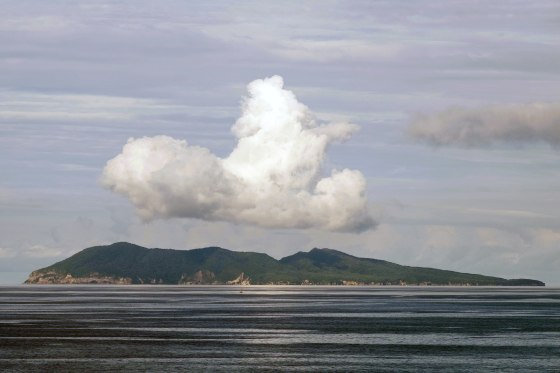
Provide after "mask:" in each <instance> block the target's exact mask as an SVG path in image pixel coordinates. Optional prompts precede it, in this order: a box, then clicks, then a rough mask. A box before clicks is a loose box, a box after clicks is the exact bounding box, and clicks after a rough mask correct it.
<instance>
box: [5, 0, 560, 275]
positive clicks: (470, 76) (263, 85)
mask: <svg viewBox="0 0 560 373" xmlns="http://www.w3.org/2000/svg"><path fill="white" fill-rule="evenodd" d="M0 9H1V10H0V283H6V284H15V283H20V282H22V281H23V280H25V278H26V277H27V275H28V274H29V273H30V272H31V271H32V270H35V269H38V268H40V267H44V266H47V265H50V264H52V263H54V262H56V261H59V260H62V259H64V258H66V257H68V256H70V255H72V254H74V253H76V252H78V251H80V250H82V249H84V248H86V247H90V246H94V245H101V244H109V243H113V242H117V241H128V242H133V243H136V244H139V245H142V246H146V247H160V248H175V249H192V248H199V247H205V246H215V245H217V246H222V247H225V248H228V249H231V250H238V251H257V252H265V253H267V254H269V255H271V256H273V257H275V258H281V257H283V256H286V255H290V254H293V253H295V252H297V251H308V250H310V249H312V248H314V247H320V248H325V247H328V248H332V249H337V250H341V251H344V252H347V253H349V254H352V255H356V256H360V257H370V258H378V259H384V260H389V261H393V262H397V263H399V264H405V265H412V266H428V267H436V268H443V269H450V270H456V271H462V272H470V273H482V274H488V275H495V276H501V277H506V278H535V279H539V280H542V281H545V282H546V283H547V284H550V285H560V271H558V268H559V267H560V169H559V167H558V165H559V164H560V3H558V2H557V1H555V0H551V1H545V0H540V1H534V2H528V1H513V0H512V1H492V2H482V1H480V2H479V1H445V2H441V1H423V2H414V1H398V0H397V1H352V0H351V1H282V2H274V3H273V2H257V1H243V2H230V1H222V2H221V1H215V2H207V1H191V2H184V1H158V2H153V1H87V0H85V1H79V2H75V1H56V0H54V1H49V2H45V1H25V0H22V1H17V2H14V1H0Z"/></svg>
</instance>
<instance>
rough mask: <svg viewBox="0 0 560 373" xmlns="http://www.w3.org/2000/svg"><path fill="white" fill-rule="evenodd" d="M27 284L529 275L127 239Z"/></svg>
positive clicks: (463, 279)
mask: <svg viewBox="0 0 560 373" xmlns="http://www.w3.org/2000/svg"><path fill="white" fill-rule="evenodd" d="M25 283H27V284H88V283H92V284H95V283H97V284H99V283H101V284H228V283H229V284H241V283H242V284H322V285H358V284H360V285H366V284H378V285H379V284H385V285H404V284H410V285H527V286H544V283H542V282H540V281H538V280H531V279H514V280H507V279H504V278H501V277H494V276H485V275H479V274H471V273H462V272H455V271H449V270H441V269H436V268H427V267H412V266H404V265H400V264H396V263H392V262H388V261H384V260H380V259H373V258H360V257H356V256H353V255H350V254H347V253H345V252H342V251H338V250H334V249H328V248H313V249H311V250H310V251H308V252H304V251H300V252H297V253H295V254H292V255H289V256H286V257H284V258H281V259H280V260H277V259H274V258H273V257H271V256H270V255H268V254H266V253H256V252H250V251H245V252H242V251H232V250H228V249H225V248H222V247H218V246H209V247H204V248H198V249H191V250H175V249H163V248H153V249H149V248H146V247H143V246H139V245H136V244H132V243H128V242H115V243H113V244H110V245H102V246H92V247H89V248H86V249H84V250H82V251H80V252H78V253H76V254H74V255H72V256H70V257H69V258H66V259H64V260H62V261H59V262H57V263H54V264H52V265H50V266H48V267H45V268H42V269H38V270H36V271H33V272H32V273H31V274H30V276H29V278H28V279H27V281H26V282H25Z"/></svg>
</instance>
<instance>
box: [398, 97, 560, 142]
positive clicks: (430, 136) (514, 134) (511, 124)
mask: <svg viewBox="0 0 560 373" xmlns="http://www.w3.org/2000/svg"><path fill="white" fill-rule="evenodd" d="M408 135H409V136H411V137H412V138H413V139H415V140H418V141H423V142H427V143H429V144H432V145H436V146H445V145H455V146H464V147H480V146H488V145H493V144H496V143H510V144H511V143H513V144H527V143H535V142H544V143H547V144H549V145H551V146H553V147H559V146H560V104H558V103H535V104H516V105H497V106H487V107H480V108H473V109H467V108H451V109H448V110H445V111H443V112H439V113H435V114H431V115H417V116H416V117H415V118H413V120H412V124H411V125H410V126H409V127H408Z"/></svg>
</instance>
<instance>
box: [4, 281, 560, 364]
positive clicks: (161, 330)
mask: <svg viewBox="0 0 560 373" xmlns="http://www.w3.org/2000/svg"><path fill="white" fill-rule="evenodd" d="M241 291H242V292H241ZM122 370H128V371H150V372H163V371H166V372H169V371H212V372H213V371H227V372H234V371H256V372H260V371H318V372H327V371H344V372H345V371H364V372H365V371H373V372H393V371H405V372H406V371H408V372H417V371H426V372H434V371H445V372H480V371H496V372H498V371H499V372H547V371H548V372H558V371H560V289H558V288H475V287H472V288H449V287H441V288H440V287H430V288H425V287H424V288H412V287H402V288H401V287H301V286H299V287H290V286H286V287H267V286H250V287H234V286H227V287H226V286H181V287H178V286H128V287H127V286H124V287H118V286H76V285H71V286H64V285H61V286H16V287H0V371H41V372H46V371H58V372H64V371H102V372H111V371H122Z"/></svg>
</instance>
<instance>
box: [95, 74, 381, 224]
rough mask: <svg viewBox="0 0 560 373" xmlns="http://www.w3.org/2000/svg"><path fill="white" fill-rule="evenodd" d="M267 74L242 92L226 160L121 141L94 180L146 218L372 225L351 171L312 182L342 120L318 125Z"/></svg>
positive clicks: (187, 148) (162, 139) (342, 133)
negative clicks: (244, 95)
mask: <svg viewBox="0 0 560 373" xmlns="http://www.w3.org/2000/svg"><path fill="white" fill-rule="evenodd" d="M283 84H284V83H283V80H282V78H281V77H279V76H273V77H271V78H267V79H264V80H255V81H253V82H252V83H250V84H249V86H248V91H249V97H247V98H246V99H245V100H244V102H243V104H242V115H241V117H240V118H239V119H238V120H237V122H236V123H235V124H234V125H233V127H232V132H233V133H234V134H235V136H236V137H237V145H236V147H235V149H234V150H233V151H232V152H231V154H230V155H229V156H228V157H227V158H218V157H217V156H215V155H214V154H212V153H211V152H210V151H209V150H208V149H206V148H202V147H199V146H192V145H189V144H188V143H187V141H185V140H177V139H174V138H171V137H168V136H155V137H143V138H138V139H129V141H128V142H127V144H126V145H125V146H124V147H123V150H122V153H121V154H119V155H118V156H116V157H115V158H113V159H112V160H110V161H109V162H107V165H106V166H105V169H104V171H103V176H102V183H103V185H104V186H105V187H107V188H109V189H111V190H113V191H114V192H117V193H120V194H122V195H125V196H126V197H128V198H129V199H130V201H131V202H132V203H133V204H134V206H135V207H136V208H137V211H138V213H139V215H140V216H141V217H142V218H144V219H146V220H150V219H155V218H171V217H185V218H196V219H203V220H208V221H217V220H219V221H229V222H233V223H246V224H251V225H256V226H261V227H267V228H297V229H305V228H321V229H327V230H335V231H352V232H359V231H364V230H367V229H370V228H372V227H373V226H374V225H375V222H374V220H373V219H372V217H371V216H370V214H369V212H368V208H367V200H366V196H365V194H366V180H365V178H364V176H363V175H362V173H361V172H359V171H357V170H350V169H342V170H332V171H331V172H330V176H324V175H322V171H323V170H322V166H323V163H324V159H325V153H326V150H327V147H328V145H329V144H330V143H332V142H334V141H342V140H346V139H348V138H349V137H350V136H351V134H352V133H353V132H355V131H356V130H357V129H358V127H357V126H356V125H354V124H350V123H331V124H325V125H320V124H318V123H317V122H316V120H315V118H314V116H313V114H312V113H311V112H310V111H309V109H308V108H307V107H306V106H305V105H303V104H301V103H300V102H298V101H297V99H296V97H295V95H294V94H293V93H292V92H291V91H288V90H285V89H283Z"/></svg>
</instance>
